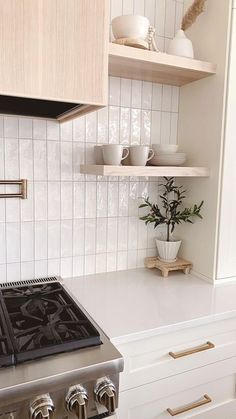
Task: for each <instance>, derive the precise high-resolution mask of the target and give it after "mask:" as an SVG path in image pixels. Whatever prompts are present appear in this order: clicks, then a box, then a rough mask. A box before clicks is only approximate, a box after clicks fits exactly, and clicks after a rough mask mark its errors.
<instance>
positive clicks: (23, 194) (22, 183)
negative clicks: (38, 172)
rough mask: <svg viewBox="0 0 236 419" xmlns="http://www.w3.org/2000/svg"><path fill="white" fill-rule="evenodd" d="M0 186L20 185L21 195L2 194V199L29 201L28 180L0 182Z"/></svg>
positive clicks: (0, 194)
mask: <svg viewBox="0 0 236 419" xmlns="http://www.w3.org/2000/svg"><path fill="white" fill-rule="evenodd" d="M0 185H19V193H0V198H21V199H27V179H20V180H0Z"/></svg>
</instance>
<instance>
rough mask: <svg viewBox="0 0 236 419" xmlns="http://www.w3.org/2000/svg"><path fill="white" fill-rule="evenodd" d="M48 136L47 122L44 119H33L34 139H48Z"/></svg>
mask: <svg viewBox="0 0 236 419" xmlns="http://www.w3.org/2000/svg"><path fill="white" fill-rule="evenodd" d="M46 138H47V124H46V120H44V119H34V120H33V139H34V140H46Z"/></svg>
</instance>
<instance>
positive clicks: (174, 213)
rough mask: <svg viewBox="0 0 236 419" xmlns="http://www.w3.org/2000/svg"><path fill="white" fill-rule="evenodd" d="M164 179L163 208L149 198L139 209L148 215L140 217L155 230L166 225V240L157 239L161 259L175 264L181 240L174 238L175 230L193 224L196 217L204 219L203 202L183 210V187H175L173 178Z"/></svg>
mask: <svg viewBox="0 0 236 419" xmlns="http://www.w3.org/2000/svg"><path fill="white" fill-rule="evenodd" d="M164 179H165V183H164V184H163V185H161V186H162V187H163V188H164V191H163V194H162V195H161V196H160V198H161V200H162V208H160V206H159V205H158V204H152V203H151V202H150V201H149V198H145V199H144V203H142V204H141V205H139V208H147V209H148V213H147V214H146V215H144V216H142V217H140V220H143V221H145V224H153V226H154V228H156V227H157V226H159V225H162V224H165V225H166V236H165V237H164V239H156V245H157V250H158V254H159V259H160V260H162V261H163V262H175V261H176V256H177V254H178V251H179V248H180V245H181V240H176V239H175V238H174V237H173V232H174V229H175V227H176V225H178V224H181V223H183V222H184V223H191V224H192V223H193V218H194V217H198V218H202V216H201V209H202V206H203V201H202V202H201V203H200V205H197V204H195V205H194V206H193V207H190V208H184V209H182V208H181V207H182V205H183V200H184V198H185V192H186V191H185V190H183V187H182V186H176V185H175V179H174V178H173V177H171V178H167V177H165V178H164Z"/></svg>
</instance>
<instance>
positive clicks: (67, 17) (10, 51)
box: [0, 0, 109, 117]
mask: <svg viewBox="0 0 236 419" xmlns="http://www.w3.org/2000/svg"><path fill="white" fill-rule="evenodd" d="M0 5H1V15H0V50H1V66H0V94H1V95H6V96H9V98H8V100H5V101H4V99H5V98H3V97H2V98H0V111H2V110H3V111H4V109H2V108H4V102H5V106H6V107H7V106H8V107H10V106H13V105H14V106H15V107H17V105H16V103H17V101H16V100H15V102H14V104H13V99H11V98H12V97H14V98H16V97H20V98H32V99H41V100H49V101H55V102H60V103H59V104H58V105H57V106H58V112H57V113H58V114H57V117H59V114H60V113H63V112H65V111H67V107H68V110H70V108H74V106H77V105H78V104H80V105H81V104H83V105H84V104H85V105H86V104H87V105H90V108H88V107H81V106H80V108H79V109H80V111H82V112H83V111H84V110H85V109H86V111H87V110H88V109H89V110H90V109H91V106H92V107H94V106H104V105H106V104H107V84H108V28H109V23H108V10H109V4H108V0H93V1H90V0H7V1H5V0H0ZM18 101H19V102H18V103H19V104H20V103H21V102H20V100H19V99H18ZM26 101H27V99H25V100H24V105H23V107H24V106H26V105H25V104H26ZM62 102H65V103H67V104H68V106H66V105H65V106H62ZM70 103H72V105H69V104H70ZM29 104H30V102H29ZM46 105H47V104H46ZM14 106H13V108H14ZM34 106H37V103H35V104H34V102H33V108H34ZM47 106H48V108H50V104H49V105H47ZM52 106H53V104H52ZM54 109H57V108H56V105H55V107H54ZM6 110H7V109H6ZM10 110H11V109H10ZM19 111H20V109H19ZM61 111H62V112H61ZM75 112H76V113H77V110H76V111H75ZM13 113H14V109H13ZM49 113H50V112H49ZM52 113H53V111H52ZM54 113H55V112H54ZM39 116H40V115H39ZM42 116H45V115H42ZM49 116H50V115H49Z"/></svg>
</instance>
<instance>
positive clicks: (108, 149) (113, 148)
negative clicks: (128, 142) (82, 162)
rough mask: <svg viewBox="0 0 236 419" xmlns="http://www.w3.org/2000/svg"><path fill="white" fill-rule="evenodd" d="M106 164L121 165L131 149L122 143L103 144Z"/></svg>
mask: <svg viewBox="0 0 236 419" xmlns="http://www.w3.org/2000/svg"><path fill="white" fill-rule="evenodd" d="M102 154H103V160H104V164H110V165H115V166H119V165H120V163H121V161H122V160H124V159H125V158H126V157H127V156H128V155H129V149H128V148H126V147H123V145H121V144H106V145H103V146H102Z"/></svg>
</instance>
